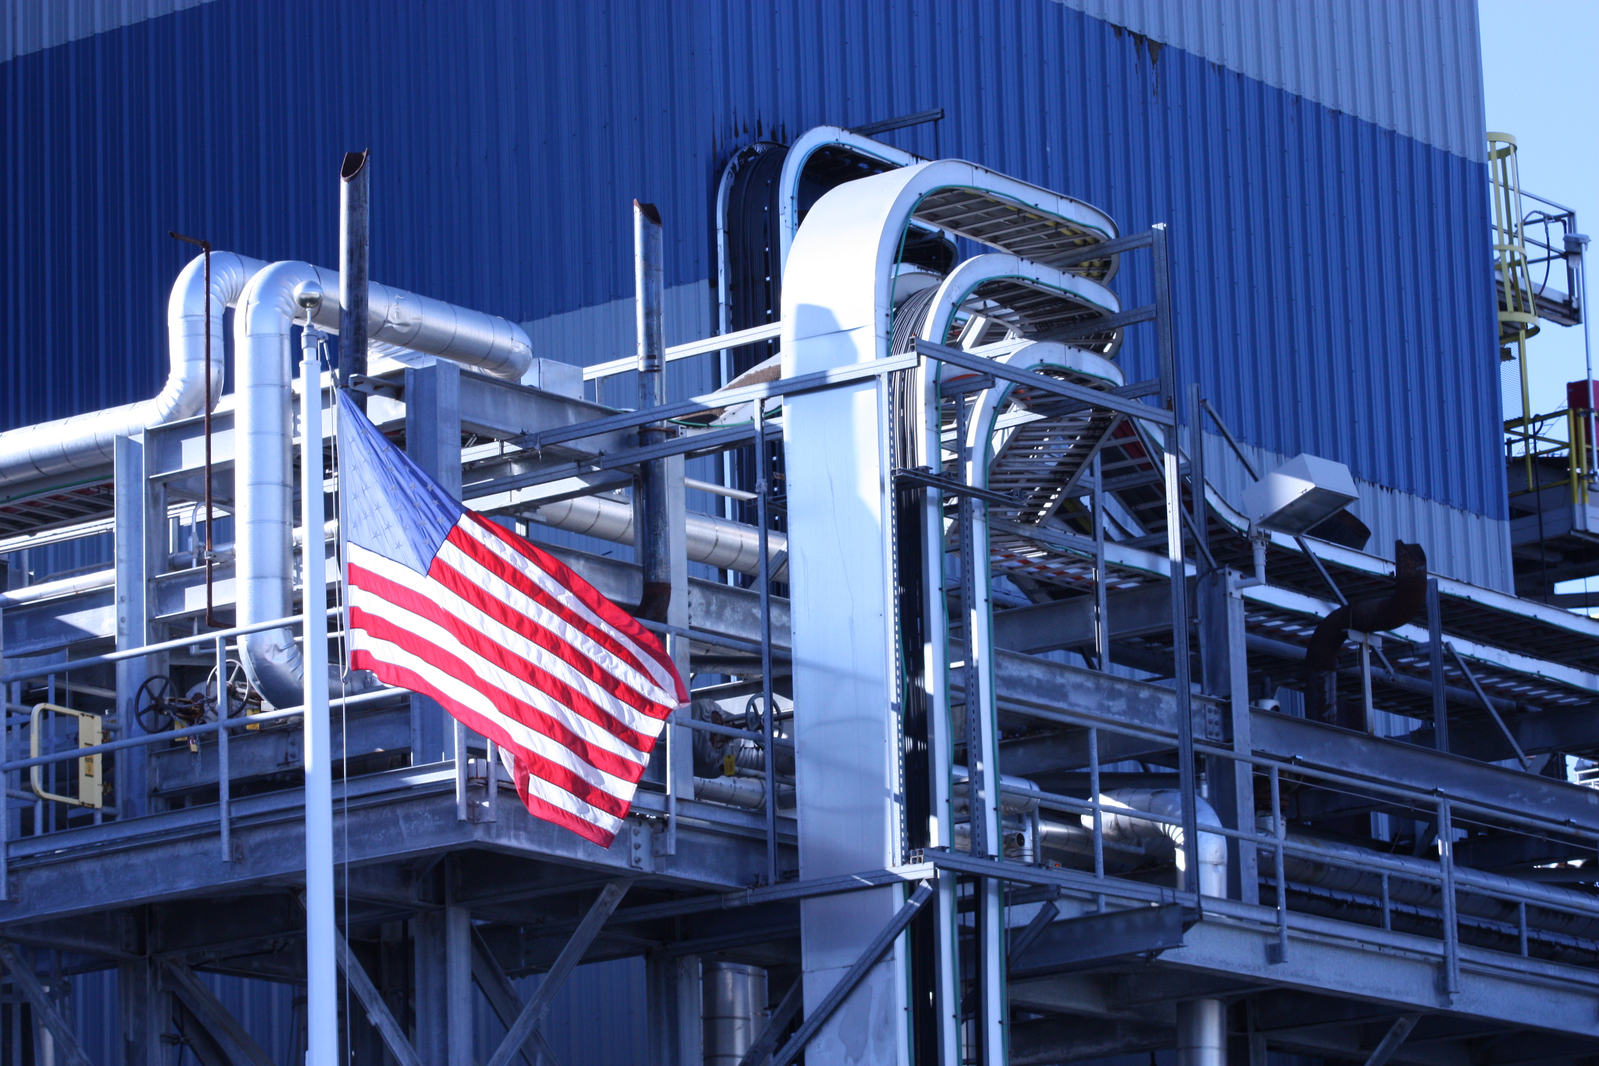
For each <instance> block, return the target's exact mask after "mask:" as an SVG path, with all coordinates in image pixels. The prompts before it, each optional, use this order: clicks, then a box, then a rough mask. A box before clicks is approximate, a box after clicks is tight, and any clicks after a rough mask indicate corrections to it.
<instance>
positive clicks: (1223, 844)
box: [1082, 788, 1227, 896]
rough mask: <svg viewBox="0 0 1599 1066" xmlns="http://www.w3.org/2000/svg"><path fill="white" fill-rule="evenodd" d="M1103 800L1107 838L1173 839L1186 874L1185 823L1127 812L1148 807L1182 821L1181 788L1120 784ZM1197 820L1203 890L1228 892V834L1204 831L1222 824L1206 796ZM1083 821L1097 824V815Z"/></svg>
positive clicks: (1180, 870) (1202, 892) (1180, 867)
mask: <svg viewBox="0 0 1599 1066" xmlns="http://www.w3.org/2000/svg"><path fill="white" fill-rule="evenodd" d="M1099 802H1100V805H1101V810H1100V823H1101V825H1102V826H1103V827H1104V833H1105V839H1106V840H1166V841H1169V842H1170V843H1171V845H1172V847H1173V848H1174V849H1175V850H1176V854H1177V871H1178V874H1179V876H1181V877H1184V878H1186V876H1187V871H1185V870H1184V869H1183V866H1184V864H1185V863H1186V862H1187V851H1186V850H1185V849H1184V846H1183V843H1184V842H1183V827H1182V826H1181V825H1180V824H1178V825H1172V824H1170V823H1167V822H1154V821H1150V820H1149V819H1148V818H1139V817H1137V815H1136V813H1123V812H1138V811H1147V812H1148V813H1150V814H1158V815H1160V816H1161V817H1163V818H1170V819H1172V820H1174V821H1177V822H1181V820H1182V815H1183V796H1182V793H1181V792H1179V791H1177V790H1176V789H1159V788H1118V789H1113V790H1112V791H1110V792H1106V793H1103V794H1102V795H1101V796H1100V797H1099ZM1194 823H1195V824H1196V825H1198V826H1200V827H1201V828H1200V832H1199V842H1198V844H1199V846H1198V848H1197V853H1198V859H1199V894H1200V895H1202V896H1225V895H1227V838H1226V837H1224V836H1222V835H1221V834H1220V833H1207V832H1205V831H1204V827H1205V826H1213V827H1215V828H1217V829H1220V828H1222V824H1221V819H1220V818H1219V817H1217V815H1216V809H1215V808H1214V807H1212V806H1211V805H1210V804H1209V803H1207V802H1206V801H1205V800H1204V799H1203V798H1202V797H1196V799H1195V803H1194ZM1082 824H1083V825H1084V826H1085V827H1087V828H1090V829H1091V828H1093V825H1094V816H1093V815H1092V814H1084V815H1082Z"/></svg>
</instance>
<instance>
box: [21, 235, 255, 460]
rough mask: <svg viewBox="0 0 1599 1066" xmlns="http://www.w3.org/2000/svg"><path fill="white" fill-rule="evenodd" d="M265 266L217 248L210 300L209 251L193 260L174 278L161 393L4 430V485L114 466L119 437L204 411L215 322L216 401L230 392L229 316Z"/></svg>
mask: <svg viewBox="0 0 1599 1066" xmlns="http://www.w3.org/2000/svg"><path fill="white" fill-rule="evenodd" d="M265 266H266V263H264V262H262V261H261V260H259V259H250V258H247V257H246V256H242V255H235V254H234V253H232V252H212V253H211V291H210V300H209V301H207V299H206V285H205V256H204V255H197V256H195V257H194V258H193V259H191V260H189V265H188V266H186V267H184V268H183V270H181V271H180V272H179V273H178V277H177V280H176V281H174V282H173V283H172V293H171V295H170V296H169V297H168V298H167V356H168V359H169V360H170V361H171V369H170V370H169V371H168V372H167V381H166V384H165V385H164V386H163V387H162V389H161V392H160V393H159V394H158V395H157V396H156V397H155V398H154V399H150V400H141V401H139V402H138V403H130V404H126V405H124V406H122V407H111V408H107V409H105V410H103V411H91V412H89V413H88V414H82V415H73V416H72V417H71V418H62V419H58V420H57V421H54V422H41V423H39V424H38V425H35V426H25V427H23V428H21V429H13V430H11V431H10V432H7V433H0V485H5V484H9V483H11V482H14V481H22V480H25V479H28V478H34V477H41V476H49V475H53V474H64V473H67V472H69V471H72V470H85V469H89V468H91V467H96V466H108V465H110V463H111V459H112V448H113V445H114V442H115V441H116V439H117V438H118V437H127V436H132V435H133V434H135V433H143V432H144V431H145V430H147V429H149V428H151V427H152V426H160V425H165V424H166V423H168V422H176V421H178V420H179V419H183V418H189V417H191V416H193V415H197V414H200V413H201V411H202V409H203V408H204V407H205V391H206V390H205V385H206V382H205V341H206V332H207V328H208V323H209V331H210V334H211V347H212V349H213V352H214V355H215V358H213V359H212V361H211V398H212V401H213V403H214V402H215V400H216V399H217V398H218V397H220V396H221V395H222V383H223V380H224V377H225V373H226V368H225V365H224V360H223V359H222V358H221V353H222V350H223V348H222V344H223V333H222V316H223V314H224V313H225V312H226V311H227V309H228V308H229V307H230V306H232V305H233V304H234V303H235V302H236V301H237V300H238V299H239V296H240V294H241V293H242V292H243V291H244V287H245V285H246V283H247V282H249V280H250V278H251V277H252V276H253V275H254V274H255V273H256V272H257V271H259V270H261V269H262V268H263V267H265ZM208 304H209V313H208V312H207V306H208Z"/></svg>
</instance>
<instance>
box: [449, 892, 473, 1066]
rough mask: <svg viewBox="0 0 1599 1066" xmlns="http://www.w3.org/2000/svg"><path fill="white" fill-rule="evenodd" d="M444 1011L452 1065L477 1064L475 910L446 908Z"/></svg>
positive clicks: (456, 907) (454, 907)
mask: <svg viewBox="0 0 1599 1066" xmlns="http://www.w3.org/2000/svg"><path fill="white" fill-rule="evenodd" d="M444 1002H445V1007H444V1015H445V1025H446V1028H448V1030H449V1059H448V1062H449V1066H475V1060H474V1058H473V1056H472V1029H473V1025H472V912H471V911H469V910H467V909H466V908H465V907H461V906H456V905H451V906H448V907H445V908H444Z"/></svg>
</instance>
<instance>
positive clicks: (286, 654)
mask: <svg viewBox="0 0 1599 1066" xmlns="http://www.w3.org/2000/svg"><path fill="white" fill-rule="evenodd" d="M302 284H304V285H314V286H317V287H319V288H320V289H321V290H322V302H321V303H320V304H319V305H318V306H317V307H316V309H315V310H314V311H313V312H312V313H311V320H312V322H314V323H315V324H316V325H317V326H318V327H320V328H322V329H327V330H337V329H338V325H339V298H338V293H339V275H338V273H337V272H336V271H332V270H325V269H323V268H321V267H315V266H312V265H311V264H309V263H296V262H282V263H273V264H272V265H271V266H269V267H265V268H264V269H262V270H261V271H259V272H258V273H257V274H256V275H255V276H254V277H253V278H251V279H250V282H249V284H248V285H246V286H245V288H244V291H243V292H242V293H241V294H240V296H239V300H238V312H237V314H236V315H235V316H234V321H233V341H234V394H235V397H236V405H237V413H236V414H235V416H234V441H235V444H234V496H235V504H236V510H235V514H234V521H235V534H234V536H235V545H236V549H237V552H238V558H237V563H236V566H237V579H236V580H237V583H238V596H239V599H238V604H239V606H238V619H239V624H240V625H241V626H244V625H252V624H254V623H257V622H266V621H270V620H271V619H274V618H282V617H284V616H286V615H288V614H290V613H291V609H292V607H293V603H294V596H293V590H292V587H291V584H290V575H291V574H292V573H293V569H292V562H293V560H292V555H291V552H292V548H291V544H292V538H291V536H290V530H291V527H292V525H293V514H294V509H293V502H294V464H293V457H292V454H291V453H292V448H291V440H292V438H293V429H294V419H293V415H292V413H291V410H290V406H291V398H292V391H291V388H290V369H289V368H290V364H291V357H290V352H289V330H290V327H292V326H293V325H294V324H295V322H296V318H297V317H298V316H299V315H300V314H302V312H301V309H300V308H299V307H298V305H297V304H296V303H295V301H294V290H295V288H296V287H297V286H299V285H302ZM368 300H369V302H368V329H369V331H370V339H371V340H372V341H373V342H376V343H380V344H381V343H386V344H396V345H399V346H401V347H404V348H408V349H410V350H412V351H416V352H421V353H423V354H426V355H435V356H439V357H441V358H445V359H449V360H450V361H451V362H456V363H461V364H462V365H465V366H471V367H475V368H477V369H479V370H482V371H484V372H485V373H489V374H492V375H494V376H496V377H500V378H505V379H508V380H512V381H515V380H518V379H520V378H521V376H522V375H523V374H524V373H525V372H526V371H527V369H528V367H529V366H531V365H532V359H533V351H532V346H531V345H530V344H529V343H528V339H527V334H526V333H525V332H524V331H523V330H522V328H521V327H520V326H517V325H515V324H514V323H511V322H507V321H505V320H504V319H501V318H495V317H494V316H492V315H485V314H483V313H481V312H478V311H468V310H466V309H464V308H459V307H454V306H451V305H450V304H446V303H442V302H440V301H438V300H432V299H428V298H426V297H421V296H414V295H412V294H410V293H407V292H402V291H400V290H398V289H391V288H389V287H388V286H385V285H377V284H373V285H372V286H371V288H370V293H369V296H368ZM306 559H307V562H308V564H309V563H311V561H312V559H313V554H312V553H311V552H310V551H307V553H306ZM239 647H240V656H239V657H240V659H241V660H242V662H243V664H244V669H245V672H246V674H247V675H248V676H249V678H250V683H251V684H253V685H254V686H255V687H256V690H257V691H258V692H260V693H261V695H262V696H263V697H264V698H265V699H266V700H267V702H269V703H271V704H273V705H274V706H278V707H289V706H294V705H295V704H298V703H299V702H300V700H301V699H302V697H303V691H304V672H305V666H304V662H303V660H302V658H301V654H300V649H299V647H298V646H297V645H296V644H295V642H294V635H293V634H292V633H291V632H290V631H289V630H287V629H274V630H266V631H263V632H260V633H251V634H248V635H247V636H245V637H243V638H242V639H241V640H240V641H239Z"/></svg>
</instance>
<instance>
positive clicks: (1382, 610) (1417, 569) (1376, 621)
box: [1305, 541, 1427, 729]
mask: <svg viewBox="0 0 1599 1066" xmlns="http://www.w3.org/2000/svg"><path fill="white" fill-rule="evenodd" d="M1426 605H1427V553H1426V552H1424V551H1422V549H1421V545H1420V544H1406V543H1405V542H1404V541H1395V542H1394V587H1393V591H1392V592H1390V593H1388V595H1386V596H1377V597H1373V598H1371V599H1365V600H1356V601H1355V602H1354V603H1346V604H1344V605H1343V606H1342V607H1339V608H1337V609H1336V610H1334V611H1332V612H1331V613H1330V614H1328V615H1327V617H1325V618H1323V619H1322V620H1321V622H1320V623H1319V624H1318V625H1317V626H1316V632H1315V633H1313V634H1312V635H1311V638H1310V644H1309V645H1308V646H1307V647H1306V649H1305V717H1306V718H1310V719H1313V720H1316V721H1322V722H1330V723H1332V724H1334V725H1340V726H1343V727H1344V728H1346V729H1364V728H1365V720H1364V710H1363V709H1362V712H1361V716H1360V718H1359V719H1358V720H1356V719H1355V716H1354V715H1353V714H1344V713H1343V712H1342V711H1341V710H1340V708H1339V707H1338V653H1339V651H1341V650H1342V649H1343V646H1344V641H1345V640H1347V639H1348V636H1349V630H1351V629H1353V630H1355V631H1356V632H1360V633H1376V632H1380V631H1382V630H1385V629H1397V628H1398V627H1399V626H1402V625H1408V624H1409V623H1410V621H1411V619H1413V618H1415V617H1416V615H1417V614H1419V613H1420V612H1421V610H1422V608H1424V607H1425V606H1426Z"/></svg>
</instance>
